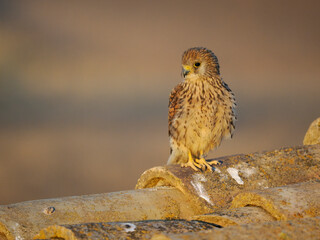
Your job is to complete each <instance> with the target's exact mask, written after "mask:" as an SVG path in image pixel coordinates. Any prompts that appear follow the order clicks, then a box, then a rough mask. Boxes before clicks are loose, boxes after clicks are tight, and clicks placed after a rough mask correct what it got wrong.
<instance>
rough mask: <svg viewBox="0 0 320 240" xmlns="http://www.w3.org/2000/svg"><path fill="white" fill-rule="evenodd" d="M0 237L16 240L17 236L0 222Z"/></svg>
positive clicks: (5, 239) (6, 239)
mask: <svg viewBox="0 0 320 240" xmlns="http://www.w3.org/2000/svg"><path fill="white" fill-rule="evenodd" d="M0 239H4V240H14V239H16V237H15V236H14V235H13V234H12V233H11V232H10V231H9V230H8V229H7V228H6V226H5V225H4V224H2V223H1V222H0Z"/></svg>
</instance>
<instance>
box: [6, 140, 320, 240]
mask: <svg viewBox="0 0 320 240" xmlns="http://www.w3.org/2000/svg"><path fill="white" fill-rule="evenodd" d="M218 160H220V161H221V162H222V165H220V166H217V167H216V168H215V169H214V171H213V172H209V171H206V172H200V171H199V172H194V171H193V170H192V169H190V168H181V167H180V166H178V165H177V166H173V165H172V166H165V167H156V168H152V169H149V170H147V171H146V172H145V173H143V174H142V175H141V177H140V179H139V180H138V183H137V189H136V190H132V191H123V192H114V193H108V194H95V195H88V196H78V197H67V198H59V199H46V200H36V201H29V202H24V203H18V204H11V205H6V206H0V239H1V240H2V239H10V240H11V239H19V240H23V239H32V237H34V236H35V235H36V234H40V233H44V232H46V233H48V234H49V233H51V232H52V231H58V232H59V231H60V232H61V233H63V234H66V235H65V237H61V238H60V239H77V237H78V235H74V234H75V232H77V231H78V232H79V233H81V232H82V231H84V232H85V231H86V226H89V225H90V226H92V227H93V228H92V229H94V228H95V230H94V233H95V234H98V235H99V234H102V235H101V236H103V234H105V233H103V231H104V229H105V228H104V227H105V226H113V227H115V229H116V228H117V226H118V225H117V224H116V223H115V222H129V221H130V222H131V223H132V224H137V225H139V226H141V229H144V225H145V224H146V226H147V225H148V224H150V222H146V221H145V220H158V221H162V220H164V222H167V223H168V224H169V225H166V226H167V227H168V229H169V228H170V224H172V223H174V221H171V222H170V220H181V219H185V220H187V221H184V223H185V224H187V225H188V224H191V226H192V225H193V224H197V223H196V222H197V221H202V222H205V223H206V224H209V225H210V224H211V225H212V226H220V227H225V228H224V229H225V230H227V229H228V228H229V227H230V228H231V227H232V225H235V226H233V227H237V226H240V225H243V224H244V225H243V226H251V225H252V223H257V222H260V223H261V224H266V223H267V222H271V223H273V222H274V221H275V220H284V221H286V220H294V219H298V218H307V217H309V218H310V217H319V215H320V214H319V212H320V211H319V200H318V199H320V196H319V189H320V187H319V184H320V183H319V180H320V145H308V146H300V147H289V148H282V149H278V150H274V151H270V152H262V153H253V154H246V155H245V154H240V155H234V156H229V157H223V158H220V159H218ZM195 220H196V221H195ZM132 221H134V222H132ZM317 221H318V220H317V219H316V220H314V222H317ZM88 224H89V225H88ZM297 224H298V223H297ZM308 224H311V223H308ZM173 226H174V224H173ZM267 226H273V225H267ZM274 226H278V225H274ZM308 226H309V225H308ZM249 228H251V227H249ZM41 229H42V230H43V231H42V232H40V231H41ZM75 229H77V230H75ZM106 229H109V228H106ZM148 229H149V230H150V231H151V232H152V231H153V230H151V229H152V228H148ZM192 229H193V228H188V227H187V228H186V229H185V230H184V231H185V232H189V233H190V234H191V233H192V232H194V234H200V233H196V232H195V231H193V230H192ZM194 229H196V228H194ZM236 229H238V228H236ZM239 229H240V230H241V229H242V228H239ZM261 229H265V228H264V227H261ZM109 230H110V229H109ZM118 230H119V231H118V233H116V232H115V235H117V234H121V233H122V231H123V229H121V228H119V229H118ZM149 230H148V231H149ZM181 230H182V228H181ZM217 230H219V229H215V230H214V231H213V232H214V233H215V232H216V231H217ZM50 231H51V232H50ZM114 231H115V230H114ZM142 231H144V230H142ZM148 231H146V234H147V233H148ZM201 231H202V230H201ZM206 231H209V230H206ZM219 231H220V230H219ZM228 231H229V230H228ZM228 231H226V232H228ZM230 231H231V230H230ZM241 231H242V230H241ZM259 231H260V230H259ZM141 233H142V232H141ZM153 233H154V235H155V236H156V235H159V234H160V233H159V232H156V231H155V232H153ZM92 234H93V233H92ZM168 234H173V232H170V231H168ZM201 234H204V235H203V236H206V235H205V233H201ZM219 234H220V233H219ZM221 234H222V233H221ZM253 234H254V233H253ZM98 235H97V236H98ZM38 236H41V237H42V239H45V237H46V236H50V235H41V234H40V235H38ZM119 236H120V235H119ZM145 236H147V235H145ZM148 236H150V237H151V234H149V235H148ZM188 236H189V235H188ZM188 236H187V237H188ZM190 236H192V234H191V235H190ZM210 236H211V235H210ZM160 237H161V235H160ZM165 237H170V238H171V235H170V236H165ZM183 237H185V236H183ZM51 239H54V238H51ZM93 239H94V238H93ZM96 239H99V238H96ZM111 239H112V238H111ZM113 239H119V238H117V237H115V238H113ZM187 239H188V238H187ZM193 239H198V238H193ZM199 239H201V238H199Z"/></svg>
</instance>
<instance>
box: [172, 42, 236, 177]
mask: <svg viewBox="0 0 320 240" xmlns="http://www.w3.org/2000/svg"><path fill="white" fill-rule="evenodd" d="M182 76H183V81H181V82H180V83H179V84H178V85H177V86H176V87H174V88H173V90H172V91H171V94H170V98H169V111H168V130H169V141H170V156H169V159H168V162H167V165H171V164H180V165H181V167H191V168H192V169H193V170H195V171H198V170H201V171H202V170H209V171H212V166H213V165H217V164H220V163H219V162H218V161H216V160H212V161H207V160H205V157H206V156H207V153H208V152H209V151H210V150H212V149H214V148H216V147H218V146H219V145H220V143H221V141H222V140H223V139H227V138H231V137H232V135H233V132H234V129H235V122H236V120H237V117H236V100H235V96H234V94H233V92H232V91H231V89H230V88H229V86H228V85H227V84H226V83H225V82H224V81H223V80H222V78H221V76H220V66H219V63H218V58H217V57H216V55H215V54H214V53H213V52H212V51H211V50H209V49H207V48H204V47H193V48H190V49H188V50H186V51H185V52H184V53H183V55H182Z"/></svg>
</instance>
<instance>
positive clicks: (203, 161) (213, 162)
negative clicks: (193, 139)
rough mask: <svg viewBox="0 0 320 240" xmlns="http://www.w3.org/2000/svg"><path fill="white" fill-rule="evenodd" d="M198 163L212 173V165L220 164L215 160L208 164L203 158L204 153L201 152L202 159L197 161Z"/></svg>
mask: <svg viewBox="0 0 320 240" xmlns="http://www.w3.org/2000/svg"><path fill="white" fill-rule="evenodd" d="M197 163H198V164H199V165H200V166H201V168H202V167H206V168H207V169H209V171H210V172H212V167H211V165H218V164H220V163H219V162H218V161H216V160H213V161H210V162H207V161H206V160H205V159H204V157H203V151H202V150H201V151H200V159H197Z"/></svg>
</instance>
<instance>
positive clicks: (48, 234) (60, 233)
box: [33, 225, 78, 240]
mask: <svg viewBox="0 0 320 240" xmlns="http://www.w3.org/2000/svg"><path fill="white" fill-rule="evenodd" d="M54 238H58V239H66V240H77V239H78V238H77V237H76V236H75V234H74V233H73V231H71V230H70V229H68V228H66V227H63V226H57V225H54V226H50V227H47V228H45V229H42V230H41V231H40V232H39V233H38V234H37V235H36V236H34V238H33V239H54Z"/></svg>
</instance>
